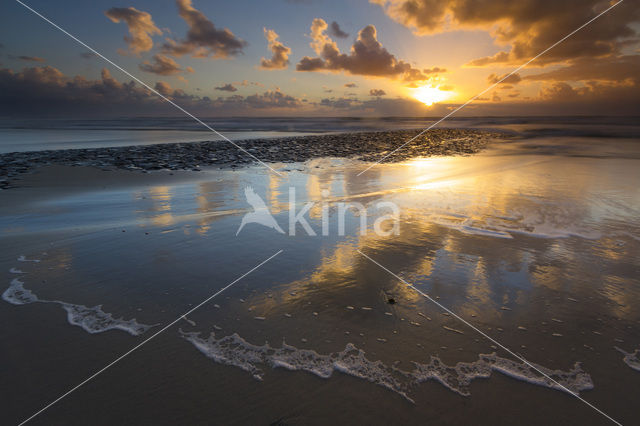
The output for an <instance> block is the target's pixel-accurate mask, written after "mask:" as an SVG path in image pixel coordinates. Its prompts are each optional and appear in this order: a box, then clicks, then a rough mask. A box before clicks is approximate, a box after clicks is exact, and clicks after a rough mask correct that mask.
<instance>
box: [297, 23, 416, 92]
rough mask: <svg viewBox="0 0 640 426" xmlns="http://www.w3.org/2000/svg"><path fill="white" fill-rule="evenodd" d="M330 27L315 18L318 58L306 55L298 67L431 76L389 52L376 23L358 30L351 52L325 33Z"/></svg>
mask: <svg viewBox="0 0 640 426" xmlns="http://www.w3.org/2000/svg"><path fill="white" fill-rule="evenodd" d="M327 27H328V26H327V23H326V22H325V21H324V20H322V19H320V18H316V19H314V20H313V23H312V24H311V34H310V36H311V39H312V42H311V47H312V48H313V49H314V50H315V52H316V54H317V55H318V57H315V58H311V57H309V56H305V57H303V58H302V59H301V60H300V62H299V63H298V64H297V66H296V70H298V71H331V72H347V73H349V74H354V75H365V76H372V77H388V78H395V79H397V78H402V79H403V80H404V81H422V80H427V79H428V76H427V75H426V74H424V73H423V72H422V71H421V70H419V69H417V68H414V67H412V66H411V65H410V64H409V63H407V62H404V61H402V60H398V59H397V58H396V57H395V56H394V55H393V54H391V53H389V51H387V49H385V48H384V47H383V46H382V44H381V43H380V42H379V41H378V38H377V34H376V27H374V26H373V25H367V26H366V27H365V28H363V29H362V30H361V31H360V32H359V33H358V38H357V39H356V41H355V42H354V44H353V46H352V47H351V52H350V53H349V54H345V53H341V52H340V50H339V49H338V46H337V44H336V43H335V42H334V41H333V40H332V39H331V38H330V37H329V36H328V35H327V34H326V33H325V32H326V30H327Z"/></svg>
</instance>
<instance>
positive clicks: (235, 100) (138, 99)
mask: <svg viewBox="0 0 640 426" xmlns="http://www.w3.org/2000/svg"><path fill="white" fill-rule="evenodd" d="M155 90H157V91H158V92H159V93H161V94H162V95H163V96H166V97H168V98H170V99H173V100H175V101H176V102H177V103H178V104H179V105H180V106H182V107H183V108H185V109H186V110H188V111H190V112H192V113H194V114H212V113H215V114H218V115H227V116H228V115H242V114H247V115H252V114H260V113H261V112H262V111H265V113H267V112H268V110H269V109H276V110H277V109H287V108H299V107H300V105H301V104H302V103H301V101H300V100H299V99H297V98H295V97H293V96H291V95H288V94H286V93H283V92H282V91H280V90H279V89H275V90H268V91H265V92H264V93H262V94H254V95H250V96H246V97H243V96H238V95H232V96H230V97H226V98H225V97H219V98H217V99H210V98H209V97H207V96H203V97H201V96H195V95H191V94H188V93H186V92H185V91H183V90H182V89H174V88H172V87H171V85H169V83H167V82H164V81H159V82H157V83H156V85H155ZM69 114H73V115H74V116H78V117H79V116H91V115H95V116H98V115H99V116H114V115H125V114H135V115H141V114H160V115H175V114H176V110H175V108H174V107H172V106H171V105H169V104H168V103H167V102H166V101H164V100H162V99H161V98H160V97H158V96H157V95H155V94H153V93H152V92H151V91H149V90H148V89H146V88H144V87H141V86H138V85H136V83H135V82H133V81H130V82H128V83H121V82H119V81H117V80H116V79H115V78H113V77H112V76H111V74H110V73H109V71H108V70H107V69H103V70H102V75H101V78H100V79H99V80H88V79H86V78H84V77H81V76H75V77H67V76H65V75H64V74H63V73H62V72H60V70H58V69H56V68H53V67H50V66H42V67H33V68H24V69H22V70H21V71H17V72H16V71H12V70H10V69H6V68H5V69H0V115H3V116H7V117H9V116H29V117H34V116H62V115H69Z"/></svg>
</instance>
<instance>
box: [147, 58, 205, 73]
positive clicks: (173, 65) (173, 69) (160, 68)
mask: <svg viewBox="0 0 640 426" xmlns="http://www.w3.org/2000/svg"><path fill="white" fill-rule="evenodd" d="M140 69H141V70H142V71H145V72H149V73H153V74H158V75H176V74H181V73H183V72H189V73H192V72H193V68H191V67H187V68H184V69H183V68H182V67H181V66H180V65H179V64H178V63H177V62H176V61H174V60H173V59H171V58H169V57H167V56H164V55H161V54H157V55H153V63H150V62H149V61H144V62H143V63H142V64H140Z"/></svg>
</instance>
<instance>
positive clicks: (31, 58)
mask: <svg viewBox="0 0 640 426" xmlns="http://www.w3.org/2000/svg"><path fill="white" fill-rule="evenodd" d="M9 59H19V60H21V61H26V62H47V60H46V59H44V58H39V57H37V56H24V55H20V56H14V55H9Z"/></svg>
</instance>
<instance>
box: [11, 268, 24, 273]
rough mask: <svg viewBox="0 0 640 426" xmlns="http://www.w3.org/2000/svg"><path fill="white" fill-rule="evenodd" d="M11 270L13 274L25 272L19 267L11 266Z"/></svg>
mask: <svg viewBox="0 0 640 426" xmlns="http://www.w3.org/2000/svg"><path fill="white" fill-rule="evenodd" d="M9 272H10V273H12V274H24V272H22V271H21V270H20V269H17V268H11V269H9Z"/></svg>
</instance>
